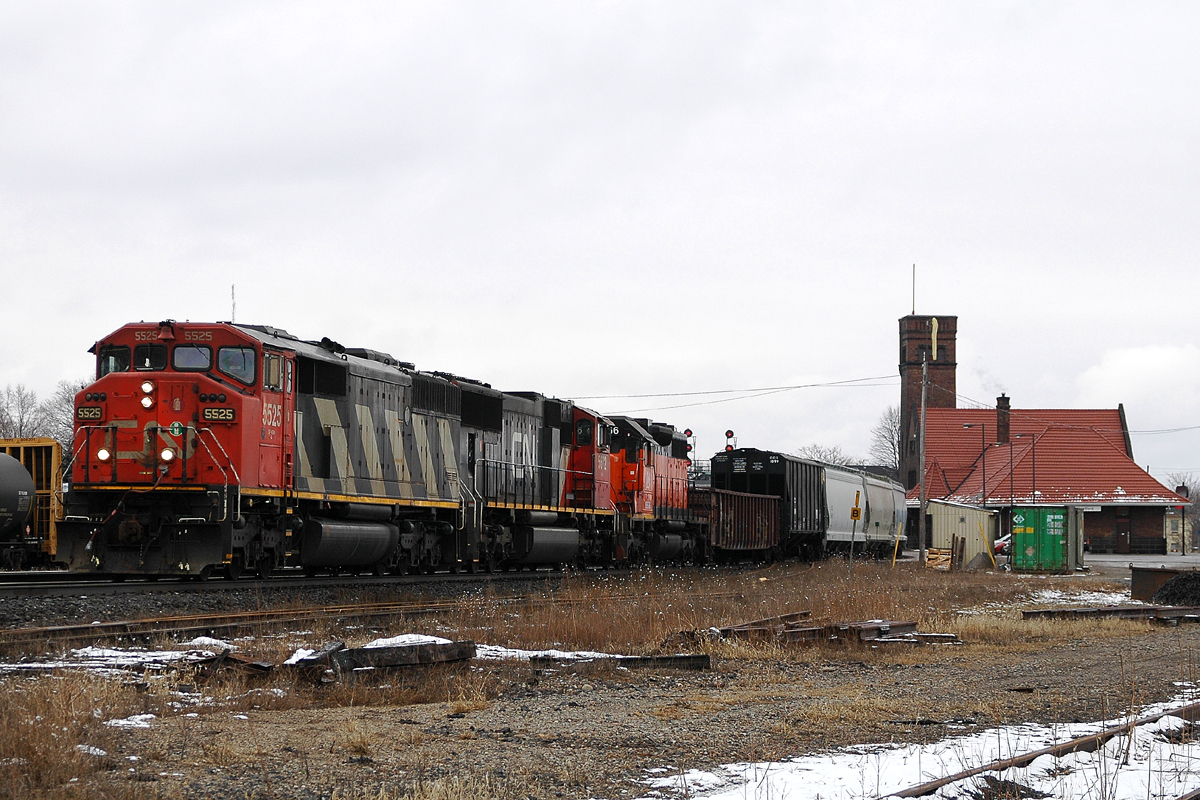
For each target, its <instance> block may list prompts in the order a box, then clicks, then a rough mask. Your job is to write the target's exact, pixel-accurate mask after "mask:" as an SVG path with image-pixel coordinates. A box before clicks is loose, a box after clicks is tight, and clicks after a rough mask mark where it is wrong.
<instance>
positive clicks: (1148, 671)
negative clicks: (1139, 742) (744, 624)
mask: <svg viewBox="0 0 1200 800" xmlns="http://www.w3.org/2000/svg"><path fill="white" fill-rule="evenodd" d="M1097 624H1099V623H1097ZM1081 631H1082V632H1081V635H1079V636H1078V637H1076V638H1072V639H1070V640H1068V641H1063V640H1061V639H1053V638H1051V639H1048V640H1047V641H1046V642H1044V643H1040V644H1039V643H1037V642H1036V641H1035V642H1029V641H1026V642H1023V643H1022V644H1021V645H1020V646H1011V647H1009V646H996V645H984V644H972V643H969V642H968V643H966V644H964V645H961V646H943V645H938V646H924V647H920V648H905V649H902V650H901V649H869V648H862V647H856V648H848V649H838V648H821V649H812V648H808V649H777V650H766V651H764V650H762V649H761V648H760V649H758V650H756V651H754V652H747V653H746V654H744V655H740V654H739V653H738V648H736V647H730V646H725V645H722V647H721V648H720V652H719V653H717V654H716V655H715V657H714V659H713V667H712V669H711V670H708V671H702V672H688V671H661V670H652V669H641V670H631V671H623V670H620V671H619V670H612V669H608V670H606V671H603V672H593V673H591V674H587V673H580V672H575V671H571V670H557V671H543V672H538V671H535V670H534V669H533V668H531V667H529V666H528V665H527V664H520V665H517V664H512V663H509V664H500V665H497V664H488V663H477V665H475V666H471V667H466V668H461V672H460V674H459V675H458V676H457V677H458V679H459V680H461V681H464V682H474V683H475V684H477V685H478V686H479V687H480V699H478V700H476V701H467V702H464V701H463V700H461V699H460V700H457V701H454V702H444V703H428V704H423V705H407V706H402V707H389V706H372V707H363V708H355V707H343V708H333V709H324V710H249V711H246V712H237V713H232V712H224V711H222V712H216V713H207V714H202V715H200V716H196V717H185V716H178V717H172V718H166V719H159V720H155V721H154V722H153V724H152V726H151V727H150V728H149V729H131V730H128V731H122V732H121V733H120V735H119V736H118V745H119V751H118V752H114V753H111V756H112V757H113V758H114V759H116V760H117V761H118V763H120V764H121V767H120V768H121V769H124V770H127V771H128V773H129V778H130V779H131V780H134V781H142V782H144V783H142V788H143V789H144V792H139V794H145V795H146V796H168V797H174V796H179V797H185V796H186V797H191V796H213V797H217V796H219V797H245V798H283V797H288V798H292V797H296V798H308V797H323V798H328V797H334V796H336V797H391V796H397V795H399V794H401V793H403V792H405V791H414V790H415V791H416V794H417V796H428V797H433V796H444V795H438V794H437V792H432V793H430V792H427V793H425V794H422V793H421V792H422V790H423V789H422V787H427V786H434V785H442V786H443V787H444V784H445V780H444V779H446V778H448V777H455V778H459V779H462V780H464V781H466V782H467V783H466V785H465V787H464V786H460V787H459V788H460V790H461V793H460V794H455V795H452V796H456V797H469V796H470V797H474V796H479V797H484V796H496V797H523V798H525V797H528V798H558V797H568V798H593V797H594V798H625V797H639V796H645V795H646V794H647V793H648V789H647V787H646V786H645V785H643V784H640V783H639V780H641V779H644V778H645V777H646V776H647V770H650V769H655V768H665V769H667V770H669V771H670V772H676V771H685V770H688V769H693V768H698V769H705V768H709V767H712V766H715V765H719V764H723V763H730V762H738V761H747V760H775V759H784V758H787V757H790V756H796V755H802V754H806V753H812V752H817V751H821V750H825V749H828V748H836V747H840V746H844V745H850V744H857V743H875V742H901V741H904V742H909V741H929V740H936V739H940V738H943V737H945V736H948V735H950V734H951V733H953V732H954V731H962V730H964V729H965V730H966V731H973V730H977V729H980V728H986V727H990V726H993V725H996V724H1000V723H1015V722H1028V721H1036V722H1054V721H1059V722H1072V721H1076V722H1078V721H1090V720H1098V719H1103V718H1107V717H1111V716H1113V715H1114V714H1115V713H1117V712H1118V711H1119V710H1121V709H1123V708H1128V707H1129V705H1130V704H1131V703H1134V704H1139V705H1140V704H1144V703H1151V702H1156V701H1162V700H1167V699H1169V698H1171V697H1173V696H1175V695H1177V694H1178V693H1179V687H1178V686H1177V682H1179V681H1190V680H1192V679H1193V678H1194V677H1195V676H1194V674H1193V672H1194V665H1195V661H1196V658H1195V653H1196V651H1197V649H1198V648H1200V626H1195V625H1188V626H1182V627H1179V628H1150V627H1146V626H1133V625H1131V626H1130V627H1129V629H1128V630H1126V631H1121V632H1113V631H1111V630H1110V631H1109V632H1108V633H1107V634H1106V635H1104V636H1096V637H1093V636H1091V635H1089V634H1088V633H1087V631H1086V629H1081ZM128 756H136V757H137V760H129V759H128Z"/></svg>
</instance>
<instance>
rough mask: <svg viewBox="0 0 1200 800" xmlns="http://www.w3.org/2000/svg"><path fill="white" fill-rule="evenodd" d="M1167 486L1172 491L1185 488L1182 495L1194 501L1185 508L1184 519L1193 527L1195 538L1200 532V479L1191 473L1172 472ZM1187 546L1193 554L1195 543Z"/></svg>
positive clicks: (1168, 477) (1168, 476) (1168, 475)
mask: <svg viewBox="0 0 1200 800" xmlns="http://www.w3.org/2000/svg"><path fill="white" fill-rule="evenodd" d="M1167 486H1168V488H1170V489H1178V488H1180V487H1184V491H1182V492H1180V494H1185V493H1186V496H1187V498H1188V499H1189V500H1191V501H1192V505H1190V506H1184V507H1183V517H1184V520H1185V522H1186V524H1187V525H1190V526H1191V529H1192V536H1193V538H1194V537H1195V535H1196V533H1197V532H1200V478H1197V477H1196V476H1195V475H1193V474H1192V473H1190V472H1171V473H1168V474H1167ZM1185 530H1186V528H1185ZM1187 544H1188V548H1187V549H1188V552H1189V553H1190V552H1193V551H1194V549H1195V545H1194V544H1193V542H1188V543H1187Z"/></svg>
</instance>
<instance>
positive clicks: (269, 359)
mask: <svg viewBox="0 0 1200 800" xmlns="http://www.w3.org/2000/svg"><path fill="white" fill-rule="evenodd" d="M263 388H264V389H266V390H267V391H270V392H278V391H280V390H281V389H283V356H280V355H277V354H276V353H263Z"/></svg>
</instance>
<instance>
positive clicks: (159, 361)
mask: <svg viewBox="0 0 1200 800" xmlns="http://www.w3.org/2000/svg"><path fill="white" fill-rule="evenodd" d="M133 368H134V369H136V370H160V369H166V368H167V346H166V345H165V344H139V345H138V346H137V347H135V348H133Z"/></svg>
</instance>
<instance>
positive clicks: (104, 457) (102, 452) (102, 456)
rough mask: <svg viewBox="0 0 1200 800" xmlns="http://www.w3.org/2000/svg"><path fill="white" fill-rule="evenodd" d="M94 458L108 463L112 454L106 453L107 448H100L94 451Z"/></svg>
mask: <svg viewBox="0 0 1200 800" xmlns="http://www.w3.org/2000/svg"><path fill="white" fill-rule="evenodd" d="M96 458H97V459H98V460H100V461H108V460H109V459H110V458H112V453H110V452H108V448H105V447H101V448H100V449H99V450H97V451H96Z"/></svg>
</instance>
